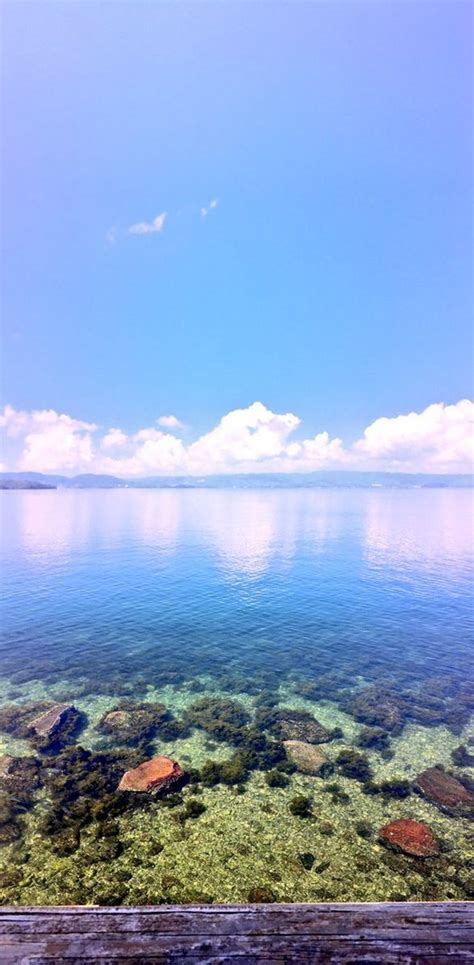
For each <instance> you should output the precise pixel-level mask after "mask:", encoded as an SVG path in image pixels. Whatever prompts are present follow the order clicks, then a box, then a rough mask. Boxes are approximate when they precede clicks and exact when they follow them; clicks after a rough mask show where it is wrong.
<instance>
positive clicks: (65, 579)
mask: <svg viewBox="0 0 474 965" xmlns="http://www.w3.org/2000/svg"><path fill="white" fill-rule="evenodd" d="M472 503H473V493H472V491H469V490H455V489H413V490H390V489H382V488H374V489H366V490H350V489H345V490H343V489H340V490H329V489H328V490H291V489H289V490H281V491H242V490H234V491H211V490H174V491H169V490H168V491H167V490H143V491H140V490H110V491H97V490H83V491H70V490H57V491H51V492H49V491H42V492H39V491H25V492H20V491H19V492H2V493H1V499H0V504H1V509H2V539H1V554H2V566H1V570H2V639H1V650H0V659H1V673H2V679H1V687H0V754H1V753H2V748H3V752H7V753H8V754H9V755H11V756H13V757H15V759H16V758H17V757H18V756H19V757H25V756H27V757H29V758H31V755H32V754H33V755H38V754H39V757H38V760H37V761H36V762H33V763H31V761H30V764H29V765H28V766H29V767H30V768H31V767H34V768H38V767H39V768H40V771H39V772H38V773H40V775H41V776H40V777H39V778H37V777H35V782H36V783H35V782H33V785H32V791H31V793H30V794H28V793H27V791H26V790H25V787H26V784H28V783H29V781H30V777H28V780H27V781H26V783H25V780H23V783H21V782H20V785H19V790H18V788H17V789H16V790H15V794H13V793H12V795H11V800H10V798H9V801H10V803H9V808H10V810H9V811H7V818H6V819H5V820H4V823H3V825H2V823H1V819H0V843H3V844H4V849H3V850H4V852H5V868H6V869H7V873H6V878H5V879H4V880H5V881H6V882H7V883H6V885H5V887H4V890H3V891H2V889H1V878H0V899H1V900H5V901H10V902H13V903H15V902H20V903H31V904H33V903H36V902H38V903H49V902H52V903H55V902H56V903H65V902H67V901H72V902H78V903H81V902H84V901H96V902H98V903H105V904H106V903H113V902H114V901H115V902H118V903H121V902H127V901H128V902H130V903H135V904H138V903H142V902H149V901H151V902H155V901H187V900H190V901H191V900H213V901H231V900H233V901H239V900H247V899H248V900H256V901H258V900H274V899H275V898H276V899H277V900H326V899H327V900H333V899H337V900H346V899H348V900H349V899H351V898H355V899H367V900H376V899H381V900H382V899H384V898H402V899H406V900H417V899H418V898H420V897H424V898H427V897H428V898H450V897H454V898H463V897H466V895H467V894H469V886H468V879H467V870H466V869H469V861H470V859H469V855H471V863H472V851H469V848H470V845H469V840H470V838H469V834H470V832H469V825H468V821H467V815H466V813H465V809H464V810H462V811H458V810H456V809H454V810H453V809H451V810H450V811H449V810H446V809H445V808H443V807H440V806H439V802H436V801H433V800H429V799H428V798H427V797H426V796H422V795H420V794H419V793H416V792H415V791H414V790H413V788H414V784H413V782H414V781H415V780H416V778H417V775H418V774H419V772H420V771H423V769H426V768H429V767H432V766H435V765H441V766H442V767H444V768H445V769H447V770H448V771H449V773H452V774H454V775H455V776H456V778H459V779H462V780H463V781H464V785H463V786H465V787H466V789H468V788H469V787H471V788H472V786H473V782H472V777H471V779H469V777H466V775H469V774H471V775H472V773H473V772H472V769H471V765H472V763H474V757H473V752H474V748H473V746H472V729H470V727H471V725H470V720H469V718H470V710H471V709H472V707H473V701H472V689H470V681H472V669H473V666H472V627H473V594H472V573H473V570H472V562H473V535H472V518H473V517H472V508H473V507H472ZM361 695H362V696H361ZM366 695H367V701H368V703H367V701H366ZM57 701H62V702H65V703H73V704H74V706H75V707H76V708H77V710H78V711H79V712H80V714H81V727H82V730H81V731H80V732H78V734H76V735H75V736H74V737H72V736H71V735H69V736H68V737H67V740H65V744H64V746H59V747H56V748H53V749H51V748H48V749H46V750H45V749H44V748H43V749H42V748H38V747H37V746H36V745H35V744H34V742H33V748H32V745H31V743H30V741H29V737H28V726H30V724H31V719H32V717H33V716H34V715H35V714H38V713H39V712H40V711H41V709H42V707H48V706H51V704H52V703H53V704H54V703H55V702H57ZM127 701H128V703H127ZM157 702H158V703H160V704H161V705H163V706H164V707H165V708H166V714H167V715H168V725H167V727H163V728H162V730H160V727H157V728H156V729H155V730H154V731H149V732H146V733H145V731H146V728H145V730H143V733H142V734H141V737H140V734H139V739H138V738H137V740H134V739H133V738H131V739H130V741H129V742H127V739H126V738H127V734H128V732H127V733H126V734H125V736H124V731H123V730H122V731H120V728H119V730H118V731H116V732H114V730H113V728H112V729H111V727H110V726H109V725H108V724H106V726H105V727H104V719H105V717H106V715H107V713H110V712H111V711H113V712H114V711H115V710H116V709H117V708H118V709H119V710H120V712H123V713H125V714H128V715H129V717H128V719H129V720H132V721H133V723H134V726H135V724H136V725H137V727H138V731H139V730H140V726H141V727H142V728H143V720H144V719H145V718H144V717H143V714H144V710H143V708H144V707H145V712H146V708H147V707H148V709H149V710H150V708H151V707H152V705H153V707H155V705H156V704H157ZM378 704H380V707H381V708H382V710H383V713H381V714H379V715H378V713H377V705H378ZM30 705H31V706H30ZM374 706H375V707H376V710H375V711H374ZM2 708H3V711H2ZM29 708H30V709H29ZM282 708H283V709H284V713H287V711H288V708H290V710H291V711H292V713H294V712H296V713H298V712H299V713H300V714H302V715H303V718H304V715H305V714H306V718H308V716H309V715H312V717H315V718H317V720H318V721H319V722H320V723H321V724H322V725H323V726H324V727H325V728H327V729H328V732H330V738H331V739H329V740H327V741H326V742H324V743H323V744H318V745H317V746H318V747H319V749H320V750H323V751H324V753H325V754H326V755H327V757H328V760H329V764H330V767H332V768H333V772H332V774H331V775H330V776H329V777H328V776H326V777H324V778H323V777H322V776H318V777H315V776H308V775H306V774H305V773H304V771H301V769H300V768H299V767H298V769H297V770H296V771H295V770H294V768H293V769H292V768H291V767H289V768H288V769H287V770H286V771H285V766H284V765H283V764H281V762H280V764H278V762H277V763H276V764H275V761H274V760H273V758H271V754H270V755H267V757H265V754H266V753H267V751H265V752H264V751H262V750H261V749H258V748H257V743H258V742H256V737H255V731H256V730H257V731H260V732H261V733H262V734H264V735H265V737H264V740H266V741H267V744H266V747H267V750H268V747H270V746H271V748H273V750H272V751H271V753H272V754H273V755H274V756H275V752H274V748H275V746H276V745H275V744H274V743H272V742H273V741H275V740H276V739H277V738H278V735H279V734H280V737H284V736H286V737H288V734H289V733H290V731H288V727H289V726H290V725H289V724H288V720H287V721H286V723H285V722H284V723H283V724H282V723H281V721H282V720H283V717H284V714H283V717H281V719H280V718H278V720H277V718H275V717H272V713H273V714H274V713H275V710H276V711H278V710H281V709H282ZM285 709H286V710H285ZM2 712H3V717H2ZM28 713H29V714H30V716H29V717H28ZM22 714H23V715H24V716H23V717H22V716H21V715H22ZM15 715H16V716H15ZM133 715H138V716H133ZM140 715H142V716H141V717H140ZM287 716H288V713H287ZM290 716H291V715H290ZM303 718H302V719H303ZM170 719H171V720H172V726H171V727H170V725H169V720H170ZM146 720H148V718H146ZM157 720H158V718H157ZM25 721H26V725H25ZM116 721H117V718H115V723H116ZM137 721H138V724H137ZM275 721H277V722H276V723H275ZM394 721H395V723H394ZM140 722H141V723H140ZM216 722H217V723H216ZM139 725H140V726H139ZM217 725H218V726H217ZM237 725H238V726H237ZM374 725H375V726H376V727H377V728H378V733H377V734H376V735H372V736H371V735H370V734H369V736H367V734H366V733H365V731H366V729H367V727H373V726H374ZM25 726H26V730H25ZM240 726H242V727H243V730H239V727H240ZM291 726H293V727H294V722H293V724H292V725H291ZM232 727H233V728H234V730H232ZM279 727H280V731H278V728H279ZM285 727H286V731H285ZM298 727H300V729H301V728H302V730H301V735H302V736H303V739H306V740H309V738H308V736H307V735H308V733H309V731H307V720H306V724H304V726H303V724H301V722H300V723H298ZM305 727H306V730H305ZM107 728H108V729H107ZM173 728H174V729H173ZM235 728H237V729H235ZM334 728H336V730H334ZM290 730H291V728H290ZM138 731H137V733H138ZM362 732H364V733H362ZM380 732H381V733H380ZM305 735H306V736H305ZM361 735H362V736H361ZM290 736H291V735H290ZM293 736H294V734H293ZM142 738H143V739H142ZM252 741H253V744H252V748H251V747H250V744H251V742H252ZM268 741H270V744H268ZM470 742H471V743H470ZM78 745H80V746H81V747H83V748H85V749H86V751H87V753H88V754H89V755H90V756H89V757H88V758H84V759H83V763H82V764H81V765H80V766H79V764H78V760H79V758H77V755H76V756H74V754H76V751H74V753H73V751H71V747H72V748H75V747H77V746H78ZM125 745H127V746H128V747H129V750H128V751H127V753H132V752H133V754H135V755H138V757H137V758H136V760H135V763H136V762H137V760H139V759H140V755H141V757H143V755H144V754H147V755H148V756H150V755H153V754H156V753H160V754H166V755H168V756H171V757H173V759H175V760H178V761H179V763H180V764H181V766H182V767H183V769H184V770H186V771H190V772H195V774H194V778H193V780H194V782H195V783H194V785H187V786H185V788H184V790H182V791H181V792H180V793H178V794H177V795H175V796H174V798H172V799H170V801H168V804H171V805H172V804H173V803H174V808H173V807H164V806H162V804H161V803H159V802H158V803H157V804H156V805H155V804H153V805H150V806H149V807H148V808H145V809H144V810H143V811H140V813H139V814H137V811H136V810H134V809H131V810H127V808H125V807H124V806H122V805H120V807H119V806H118V805H116V803H115V802H116V801H117V800H118V798H119V796H117V795H116V794H115V787H116V780H117V774H119V773H121V772H122V771H123V769H124V766H125V765H126V763H127V762H129V758H126V757H123V756H122V757H117V754H118V753H119V750H120V753H121V754H123V753H125V752H124V746H125ZM279 746H280V745H279ZM313 746H314V745H313ZM242 748H243V751H242ZM255 748H257V751H255ZM459 748H461V750H459ZM462 748H464V750H462ZM256 753H257V757H256V756H255V754H256ZM54 754H56V755H59V756H57V758H54ZM101 754H102V755H104V754H105V755H107V754H108V755H109V757H104V756H102V757H101V756H100V755H101ZM114 754H115V755H116V756H115V757H114V756H113V755H114ZM242 754H243V757H242ZM252 754H253V757H252ZM341 754H342V756H341ZM344 754H346V758H347V754H349V758H348V760H349V763H347V761H346V763H344ZM354 754H355V755H356V757H357V755H359V756H360V755H362V757H363V763H362V764H361V763H360V761H359V758H357V760H356V764H357V766H353V761H352V758H353V756H354ZM51 755H53V756H51ZM68 755H69V756H68ZM71 755H73V756H71ZM94 755H95V756H94ZM245 755H247V756H245ZM258 755H260V756H258ZM351 755H352V757H351ZM81 760H82V758H81ZM228 760H231V761H233V764H232V767H234V769H235V768H237V770H238V769H239V768H240V769H241V772H242V773H240V776H239V774H237V772H236V775H237V776H236V775H235V774H234V772H232V775H231V776H229V774H228V773H226V772H225V771H222V772H219V773H217V771H216V772H215V773H214V772H213V771H212V766H211V765H210V764H209V762H215V767H216V768H217V766H218V765H219V766H221V765H222V762H225V761H228ZM38 761H39V763H38ZM357 761H358V763H357ZM104 762H106V763H104ZM242 762H243V763H242ZM351 762H352V763H351ZM132 763H133V761H132ZM108 767H110V768H112V770H110V771H107V768H108ZM114 767H115V769H116V770H113V768H114ZM275 767H276V769H277V771H278V773H277V778H276V779H275V778H274V776H272V775H274V773H275ZM74 768H76V770H74ZM80 768H82V771H81V770H80ZM203 768H204V770H203ZM206 768H207V769H206ZM279 768H280V770H279ZM364 768H365V770H364ZM117 769H118V770H117ZM200 769H201V770H200ZM85 772H88V773H89V772H90V773H91V774H92V775H97V774H99V773H100V775H101V777H100V780H101V781H103V791H101V787H102V785H101V784H100V781H98V778H97V780H96V777H94V778H93V781H92V783H90V782H89V783H88V784H87V783H84V773H85ZM269 772H271V773H270V777H269V776H268V774H269ZM369 772H370V773H369ZM31 773H32V772H31V771H28V772H27V775H30V776H31ZM34 773H35V774H36V771H35V772H34ZM58 774H60V775H63V776H62V777H61V778H60V779H59V778H58ZM282 774H283V777H282V776H281V775H282ZM9 780H11V779H10V778H9ZM58 781H59V783H58ZM272 781H273V783H272ZM383 781H385V782H386V781H389V782H390V781H391V782H392V785H393V786H392V789H391V790H390V789H388V790H387V789H386V790H385V791H381V782H383ZM94 782H95V783H94ZM114 782H115V783H114ZM196 782H197V783H196ZM374 782H375V785H376V787H375V790H374ZM377 782H378V783H377ZM400 782H401V783H400ZM0 783H1V780H0ZM12 787H13V785H12V784H11V783H10V784H9V785H8V786H7V792H8V793H9V792H10V791H11V790H12ZM66 787H67V788H68V789H69V790H68V792H67V793H68V794H69V797H67V795H66V791H65V788H66ZM71 788H72V789H73V790H72V791H70V789H71ZM75 788H76V790H74V789H75ZM0 790H1V788H0ZM467 793H470V792H469V791H467ZM102 794H103V800H104V801H105V802H106V803H105V804H104V806H103V807H102V809H99V810H98V811H96V810H94V808H95V804H94V808H93V806H92V804H91V803H89V804H88V803H87V802H88V800H89V797H90V800H91V801H92V799H93V798H94V799H95V802H97V801H98V800H100V799H101V796H102ZM114 794H115V796H114ZM88 796H89V797H88ZM295 796H296V797H298V796H299V797H300V798H301V797H303V798H305V799H306V800H307V807H308V808H309V811H308V812H307V814H306V818H305V816H304V815H302V814H299V813H298V805H295V804H294V800H295ZM120 800H121V801H122V800H123V797H122V798H120ZM134 800H135V799H134ZM191 800H194V802H196V801H199V802H200V803H201V804H202V808H201V809H199V808H197V807H196V806H195V804H194V805H192V806H191V805H189V801H191ZM473 800H474V799H473ZM15 802H16V803H15ZM18 802H20V804H18ZM78 802H80V807H79V803H78ZM292 802H293V803H292ZM117 807H118V809H119V813H115V812H116V809H117ZM127 807H128V805H127ZM193 807H194V813H191V811H192V808H193ZM299 807H300V810H301V807H302V805H301V804H300V806H299ZM463 807H464V806H463ZM154 808H155V810H153V809H154ZM183 808H184V810H183ZM186 808H188V811H189V813H188V811H187V810H186ZM156 809H157V810H156ZM303 811H304V808H303ZM105 812H107V814H108V816H109V817H108V825H107V827H108V830H104V826H103V822H104V820H105V818H104V813H105ZM308 815H309V817H308ZM405 818H409V819H416V820H418V821H419V820H422V821H424V822H426V823H427V825H428V826H429V828H430V831H431V832H432V833H433V834H434V836H435V838H436V841H437V845H436V847H437V850H438V854H437V856H435V857H431V858H430V860H431V862H432V863H431V865H430V864H428V865H427V864H426V861H425V864H424V865H423V868H422V867H421V864H420V858H416V857H413V856H410V855H407V854H406V853H405V852H403V851H398V852H394V851H392V850H388V849H387V848H386V847H385V844H386V842H385V844H384V843H383V842H381V840H380V828H381V827H382V826H383V825H384V824H385V823H386V822H388V821H391V820H394V819H405ZM111 826H112V830H111ZM2 829H3V831H2ZM250 829H251V831H252V835H251V837H252V840H251V841H250V840H249V830H250ZM97 840H100V841H101V847H102V848H103V852H104V855H103V861H102V862H101V863H100V864H97V862H98V860H99V859H98V858H97V856H96V855H97V846H96V845H97ZM32 842H35V843H34V846H32ZM94 842H95V843H94ZM104 842H107V844H105V843H104ZM107 849H108V850H107ZM99 850H100V849H99ZM13 854H15V855H17V857H16V858H15V859H14V860H15V862H17V868H16V870H15V873H14V874H13V876H12V873H11V862H12V860H13V858H12V855H13ZM307 854H309V855H310V857H309V858H308V857H304V856H305V855H307ZM302 855H303V857H302ZM427 867H428V868H429V869H431V870H429V873H428V872H427V871H426V868H427ZM91 869H93V872H94V873H93V874H92V873H91ZM449 869H451V870H449ZM0 870H1V861H0Z"/></svg>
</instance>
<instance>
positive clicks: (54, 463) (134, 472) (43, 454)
mask: <svg viewBox="0 0 474 965" xmlns="http://www.w3.org/2000/svg"><path fill="white" fill-rule="evenodd" d="M473 420H474V403H473V402H470V401H469V400H468V399H464V400H462V401H460V402H457V403H456V404H455V405H445V404H444V403H442V402H438V403H435V404H434V405H430V406H428V407H427V408H426V409H424V410H423V411H422V412H411V413H409V414H406V415H399V416H394V417H391V418H386V417H384V418H380V419H376V420H375V422H372V424H371V425H370V426H368V427H367V428H366V429H365V430H364V432H363V435H362V437H361V438H360V439H358V440H357V441H356V442H355V443H353V444H352V445H347V446H346V445H344V443H343V441H342V439H339V438H338V437H334V438H331V437H330V436H329V434H328V433H327V432H324V431H321V432H318V433H317V434H316V435H315V436H313V437H312V438H306V439H305V438H303V439H295V438H294V433H295V432H296V430H297V429H299V427H300V419H299V418H298V416H296V415H294V414H293V413H292V412H286V413H276V412H272V411H271V409H268V408H267V406H265V405H263V404H262V403H261V402H254V403H253V404H252V405H249V406H247V408H245V409H234V410H233V411H232V412H228V413H227V414H226V415H224V416H223V417H222V419H221V420H220V421H219V422H218V423H217V425H215V426H214V427H213V428H212V429H211V430H210V431H209V432H207V433H205V434H204V435H202V436H200V437H199V438H198V439H196V440H195V441H194V442H191V443H189V444H185V443H184V442H183V440H182V439H179V438H178V437H177V436H176V435H175V434H173V431H172V430H175V431H176V430H177V429H179V428H181V427H182V423H181V422H180V420H179V419H177V418H176V416H172V415H171V416H160V417H159V418H158V419H157V423H158V425H159V426H162V427H163V429H160V428H156V425H155V426H149V427H145V428H142V429H139V430H138V431H137V432H134V433H132V434H130V435H129V434H126V433H125V432H123V431H122V430H121V429H119V428H113V429H109V430H108V431H106V432H105V431H104V430H101V431H100V430H99V428H98V426H97V425H95V424H94V423H90V422H84V421H82V420H79V419H74V418H72V417H71V416H69V415H61V414H59V413H57V412H55V411H53V410H51V409H50V410H42V411H35V412H21V411H18V410H16V409H14V408H13V407H12V406H6V407H5V409H4V411H3V415H0V427H3V431H4V450H5V462H6V463H7V465H8V468H9V469H10V470H11V471H15V470H18V469H21V470H36V471H40V472H55V471H57V472H70V473H77V472H84V471H87V472H106V473H114V474H115V475H117V476H123V477H128V476H129V477H133V476H134V477H140V476H146V475H150V474H166V473H173V474H176V475H179V474H185V475H188V474H189V475H211V474H212V473H216V472H217V473H221V472H222V473H226V472H227V473H228V472H303V471H306V472H310V471H313V470H316V469H321V468H326V469H328V468H331V469H335V468H347V469H377V470H381V469H382V470H386V471H389V470H390V471H398V472H439V473H449V472H469V471H470V470H472V466H473V464H474V452H473V448H474V446H473V433H472V424H473Z"/></svg>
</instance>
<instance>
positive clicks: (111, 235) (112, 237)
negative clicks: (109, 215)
mask: <svg viewBox="0 0 474 965" xmlns="http://www.w3.org/2000/svg"><path fill="white" fill-rule="evenodd" d="M105 240H106V241H107V243H108V244H109V245H114V244H115V242H116V241H117V228H116V227H115V225H112V227H111V228H109V230H108V231H107V232H106V235H105Z"/></svg>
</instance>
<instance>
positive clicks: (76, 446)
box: [0, 405, 97, 472]
mask: <svg viewBox="0 0 474 965" xmlns="http://www.w3.org/2000/svg"><path fill="white" fill-rule="evenodd" d="M0 426H1V427H2V428H3V429H4V431H5V435H6V436H7V438H10V439H15V438H19V439H20V440H21V444H22V448H21V451H20V452H19V453H18V459H17V468H18V469H21V470H34V471H36V472H56V471H59V470H61V471H69V470H70V471H72V472H81V471H82V470H83V469H90V467H91V465H92V462H93V460H94V449H93V443H92V433H95V432H96V430H97V426H96V425H95V423H93V422H84V421H82V420H79V419H73V418H71V416H69V415H60V414H59V413H58V412H55V411H54V409H40V410H35V411H33V412H21V411H18V410H16V409H14V408H13V407H12V406H8V405H7V406H5V409H4V411H3V415H2V416H1V417H0Z"/></svg>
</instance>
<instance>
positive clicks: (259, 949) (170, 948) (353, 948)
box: [1, 935, 474, 965]
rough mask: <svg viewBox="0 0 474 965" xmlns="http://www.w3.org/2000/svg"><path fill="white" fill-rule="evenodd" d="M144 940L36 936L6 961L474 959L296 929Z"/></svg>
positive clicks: (452, 951) (7, 951) (411, 962)
mask: <svg viewBox="0 0 474 965" xmlns="http://www.w3.org/2000/svg"><path fill="white" fill-rule="evenodd" d="M159 944H160V943H158V947H157V943H156V942H155V945H154V946H153V947H150V946H149V945H143V944H142V943H141V942H140V941H139V940H136V941H135V942H129V941H125V942H124V943H122V944H121V945H120V946H117V947H113V946H111V944H110V943H109V942H107V940H105V939H104V940H103V942H102V943H92V944H90V943H88V942H87V940H84V941H83V942H78V943H72V944H70V943H67V944H64V943H61V942H58V941H51V942H49V943H48V944H47V945H45V944H44V943H40V942H31V943H28V944H27V945H24V946H23V947H22V948H15V947H13V946H7V945H6V946H4V947H3V948H2V958H1V961H2V963H4V965H19V963H21V965H29V963H33V962H34V963H35V965H37V963H38V962H45V963H48V965H50V963H51V962H81V963H83V962H84V961H91V962H101V963H105V962H112V963H114V965H116V963H119V965H120V963H123V962H128V963H130V962H143V961H146V962H153V963H154V962H156V963H160V965H162V963H164V965H168V963H177V962H192V963H196V965H209V963H218V962H220V963H222V962H231V961H239V960H240V961H241V962H242V961H243V962H245V963H248V965H250V963H253V962H258V963H262V962H269V963H280V962H282V963H286V962H291V963H293V962H298V963H299V962H302V963H305V962H311V963H317V965H319V963H351V965H355V963H363V962H370V965H375V963H384V965H385V963H397V965H405V963H406V965H441V963H443V962H444V963H447V965H458V963H459V965H472V962H473V961H474V952H473V950H472V946H471V948H467V947H465V946H458V947H454V946H451V947H450V948H449V947H448V946H445V947H442V948H440V947H439V946H438V945H430V944H427V943H423V944H421V945H417V946H416V947H415V946H413V945H412V946H408V945H407V944H406V943H405V944H403V945H399V944H397V943H391V942H384V941H377V942H353V943H348V944H347V945H346V946H343V947H341V943H340V942H339V941H338V940H337V939H331V940H329V941H327V940H322V941H315V940H314V939H313V940H311V941H307V940H305V939H304V937H303V938H301V937H300V936H296V935H293V936H292V937H291V939H287V940H285V941H281V940H274V939H272V937H271V936H267V937H266V938H265V940H264V941H262V942H260V941H259V942H258V943H255V942H253V941H249V940H248V939H245V940H242V939H241V937H240V936H236V937H234V938H233V937H232V936H229V937H228V938H227V939H225V940H224V939H222V938H217V939H215V940H214V941H202V942H199V943H197V942H192V943H189V942H183V941H182V940H180V939H179V938H177V939H176V941H175V942H174V943H172V944H169V945H165V946H163V947H161V948H160V947H159Z"/></svg>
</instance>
